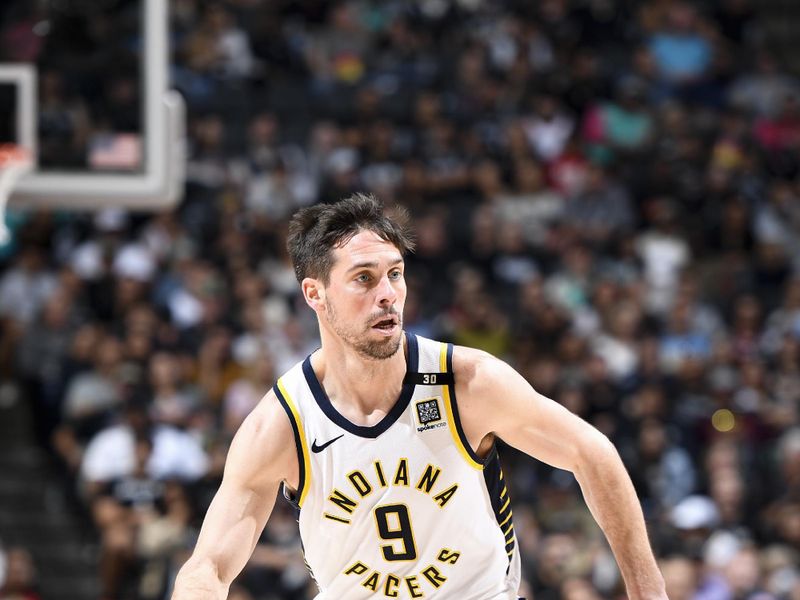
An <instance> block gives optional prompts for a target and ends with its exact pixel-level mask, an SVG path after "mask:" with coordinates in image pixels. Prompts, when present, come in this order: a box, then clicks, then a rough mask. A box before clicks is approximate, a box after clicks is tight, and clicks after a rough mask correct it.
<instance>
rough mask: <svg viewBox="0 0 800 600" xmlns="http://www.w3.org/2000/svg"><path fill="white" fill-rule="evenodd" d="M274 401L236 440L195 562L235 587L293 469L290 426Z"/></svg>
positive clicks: (249, 420) (254, 416)
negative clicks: (233, 582) (205, 564)
mask: <svg viewBox="0 0 800 600" xmlns="http://www.w3.org/2000/svg"><path fill="white" fill-rule="evenodd" d="M269 400H270V399H269V398H266V399H265V400H264V401H263V402H262V404H261V405H259V407H258V408H256V410H255V411H254V412H253V414H251V415H250V416H248V418H247V419H245V421H244V423H242V426H241V428H240V429H239V431H238V432H237V433H236V435H235V436H234V439H233V442H232V443H231V448H230V450H229V452H228V458H227V460H226V463H225V474H224V476H223V480H222V484H221V485H220V488H219V490H218V491H217V493H216V495H215V496H214V499H213V500H212V502H211V505H210V506H209V508H208V512H207V513H206V517H205V519H204V521H203V527H202V529H201V532H200V537H199V539H198V542H197V546H196V548H195V552H194V555H193V558H192V560H194V561H203V560H208V561H210V563H211V564H212V565H213V567H214V568H215V569H216V571H217V573H218V576H219V578H220V580H222V581H231V580H232V579H233V578H234V577H236V575H237V574H238V572H239V571H240V570H241V569H242V568H243V567H244V565H245V564H246V562H247V560H248V558H249V557H250V554H251V553H252V551H253V548H254V547H255V545H256V542H257V541H258V538H259V536H260V535H261V531H262V530H263V528H264V525H265V523H266V521H267V519H268V518H269V515H270V513H271V512H272V508H273V506H274V504H275V498H276V496H277V493H278V489H279V487H280V485H281V481H282V480H284V479H285V478H286V473H287V471H288V470H289V466H290V465H291V461H292V457H293V455H292V451H293V450H294V443H293V441H292V437H291V435H292V434H291V429H290V426H289V424H288V421H287V422H285V423H284V421H285V420H286V416H285V414H282V409H281V408H280V407H279V406H278V404H277V402H275V403H274V405H273V403H272V402H270V401H269Z"/></svg>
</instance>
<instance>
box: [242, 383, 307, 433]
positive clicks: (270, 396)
mask: <svg viewBox="0 0 800 600" xmlns="http://www.w3.org/2000/svg"><path fill="white" fill-rule="evenodd" d="M237 435H240V436H243V437H247V438H249V439H250V440H251V442H252V443H256V444H261V443H264V444H269V445H273V444H274V442H275V441H276V440H279V441H282V442H283V441H288V442H290V443H291V440H292V438H293V435H294V433H293V430H292V425H291V422H290V421H289V418H288V416H287V415H286V411H284V409H283V407H282V406H281V403H280V402H279V400H278V395H277V394H276V393H275V390H274V389H272V388H270V389H269V390H268V391H267V393H266V394H264V397H263V398H261V400H260V401H259V403H258V404H257V405H256V407H255V408H254V409H253V410H252V411H251V412H250V414H249V415H248V416H247V417H246V418H245V420H244V421H243V422H242V425H241V426H240V428H239V432H238V433H237Z"/></svg>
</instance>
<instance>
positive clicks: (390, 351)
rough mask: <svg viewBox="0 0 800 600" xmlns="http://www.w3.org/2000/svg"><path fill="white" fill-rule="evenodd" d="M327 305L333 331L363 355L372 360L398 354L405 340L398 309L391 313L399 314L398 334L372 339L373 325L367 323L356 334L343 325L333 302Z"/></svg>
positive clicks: (372, 319) (373, 319) (371, 320)
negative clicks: (360, 331)
mask: <svg viewBox="0 0 800 600" xmlns="http://www.w3.org/2000/svg"><path fill="white" fill-rule="evenodd" d="M325 305H326V313H327V315H328V323H329V324H330V326H331V328H332V329H333V331H334V332H335V333H336V335H338V336H339V337H340V338H341V339H342V340H343V341H344V342H345V343H346V344H347V345H349V346H350V347H351V348H353V349H354V350H355V351H356V352H358V353H359V354H360V355H361V356H363V357H365V358H369V359H371V360H386V359H387V358H391V357H392V356H394V355H395V354H397V351H398V350H399V349H400V344H401V343H402V340H403V315H401V314H400V313H398V312H397V311H392V313H391V314H394V315H397V319H398V325H399V327H398V333H397V336H395V337H388V338H384V339H381V340H373V339H370V336H369V334H370V333H371V331H372V325H370V324H367V325H366V327H365V328H364V330H363V331H362V333H361V334H355V333H353V332H352V331H348V330H346V329H345V328H344V327H342V326H341V324H340V323H339V320H338V318H337V317H336V310H335V309H334V308H333V305H332V304H331V303H329V302H326V303H325ZM387 314H390V313H387ZM379 317H380V315H378V316H377V317H375V316H373V317H372V318H370V321H369V322H370V323H374V322H375V319H376V318H379Z"/></svg>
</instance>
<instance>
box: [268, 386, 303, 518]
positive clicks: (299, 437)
mask: <svg viewBox="0 0 800 600" xmlns="http://www.w3.org/2000/svg"><path fill="white" fill-rule="evenodd" d="M272 389H273V391H274V392H275V396H277V398H278V402H280V404H281V406H282V407H283V410H284V411H285V412H286V416H287V417H289V422H290V423H291V425H292V432H293V433H294V444H295V449H296V450H297V464H298V471H299V475H298V483H297V490H292V489H291V488H290V487H289V486H288V485H287V484H286V482H285V481H284V482H283V495H284V497H285V498H286V499H287V500H288V501H289V502H290V503H291V504H294V505H296V506H297V508H302V506H303V502H304V501H305V499H306V494H307V493H308V488H309V484H310V482H311V458H310V457H311V455H310V454H309V452H308V443H307V442H306V435H305V431H304V430H303V421H302V419H301V418H300V412H299V411H298V410H297V405H296V404H295V403H294V401H293V400H292V397H291V396H290V395H289V393H288V392H287V391H286V387H285V386H284V385H283V379H282V378H281V379H278V382H277V383H276V384H275V385H274V386H273V388H272Z"/></svg>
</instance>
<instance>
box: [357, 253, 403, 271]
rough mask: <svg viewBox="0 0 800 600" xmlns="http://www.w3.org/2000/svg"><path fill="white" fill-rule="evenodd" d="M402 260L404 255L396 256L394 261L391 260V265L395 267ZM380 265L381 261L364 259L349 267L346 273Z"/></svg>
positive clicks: (375, 267)
mask: <svg viewBox="0 0 800 600" xmlns="http://www.w3.org/2000/svg"><path fill="white" fill-rule="evenodd" d="M401 262H403V257H402V256H400V257H398V258H396V259H395V260H393V261H392V262H390V263H389V266H390V267H393V266H395V265H399V264H400V263H401ZM379 266H380V263H379V262H377V261H374V260H368V261H363V262H360V263H356V264H354V265H353V266H352V267H350V268H349V269H347V271H346V273H349V272H350V271H356V270H358V269H377V268H378V267H379Z"/></svg>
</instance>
